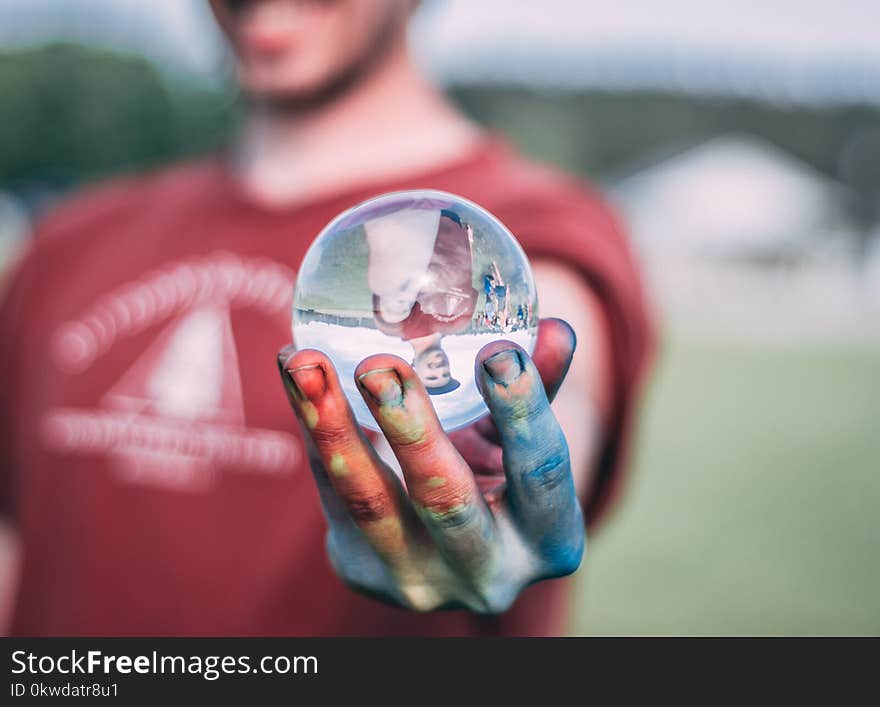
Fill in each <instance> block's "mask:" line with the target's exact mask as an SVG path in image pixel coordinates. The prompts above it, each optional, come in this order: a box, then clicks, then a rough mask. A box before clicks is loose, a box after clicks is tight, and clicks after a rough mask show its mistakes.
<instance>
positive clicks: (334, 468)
mask: <svg viewBox="0 0 880 707" xmlns="http://www.w3.org/2000/svg"><path fill="white" fill-rule="evenodd" d="M330 473H331V474H333V476H335V477H337V478H342V477H343V476H348V465H347V464H346V463H345V457H343V456H342V455H341V454H334V455H332V456H331V457H330Z"/></svg>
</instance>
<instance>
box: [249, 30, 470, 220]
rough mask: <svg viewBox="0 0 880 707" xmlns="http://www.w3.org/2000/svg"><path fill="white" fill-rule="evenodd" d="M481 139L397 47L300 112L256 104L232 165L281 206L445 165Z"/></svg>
mask: <svg viewBox="0 0 880 707" xmlns="http://www.w3.org/2000/svg"><path fill="white" fill-rule="evenodd" d="M479 137H480V131H479V129H478V128H477V127H476V126H475V125H474V124H473V123H471V122H470V121H469V120H467V119H466V118H465V117H464V116H463V115H461V114H460V113H459V112H458V111H457V110H456V109H455V108H454V107H452V106H451V105H450V104H449V102H448V101H447V100H446V99H445V98H444V97H443V96H442V95H441V94H440V92H439V91H437V89H435V88H434V87H433V86H432V85H431V84H430V83H429V82H428V81H427V80H426V79H425V77H424V76H423V75H422V74H421V73H420V72H419V71H418V70H417V69H416V68H415V66H414V65H413V63H412V61H411V59H410V57H409V54H408V52H407V49H406V47H405V46H401V47H400V48H399V49H397V50H395V51H392V52H391V53H390V54H389V56H388V57H387V58H386V59H385V60H384V61H383V62H382V64H381V65H379V66H377V67H375V69H374V71H373V72H372V73H371V74H370V75H369V76H365V77H363V78H361V79H360V81H359V82H358V83H357V85H355V86H352V87H351V88H350V89H349V90H348V91H347V92H346V93H345V94H343V95H341V96H339V97H337V98H336V99H335V100H334V101H332V102H330V103H327V104H325V105H322V106H320V107H317V108H315V109H312V110H309V111H303V112H297V113H284V112H282V111H277V110H276V111H273V110H270V109H264V108H260V107H257V106H255V107H254V108H253V109H252V111H251V114H250V115H249V118H248V120H247V122H246V125H245V129H244V131H243V134H242V138H241V140H240V142H239V144H238V146H237V150H236V159H235V171H236V174H237V177H238V179H239V180H240V182H241V183H242V184H243V185H244V188H245V189H246V190H247V191H248V192H249V193H251V194H252V195H253V196H254V198H256V199H257V200H259V201H261V202H264V203H268V204H278V205H281V204H287V203H292V202H300V201H306V200H309V199H312V198H315V197H320V196H325V195H329V194H332V193H338V192H339V191H342V190H345V189H351V188H356V187H358V186H362V185H366V184H368V183H370V182H374V181H381V180H385V179H393V178H395V177H397V176H401V177H402V176H405V175H407V174H411V173H414V172H418V171H423V170H427V169H431V168H433V167H438V166H442V165H444V164H446V163H449V162H452V161H454V160H456V159H458V158H460V157H463V156H465V155H466V154H467V153H468V152H469V151H470V150H471V149H472V148H473V147H474V145H475V143H476V141H477V140H478V139H479Z"/></svg>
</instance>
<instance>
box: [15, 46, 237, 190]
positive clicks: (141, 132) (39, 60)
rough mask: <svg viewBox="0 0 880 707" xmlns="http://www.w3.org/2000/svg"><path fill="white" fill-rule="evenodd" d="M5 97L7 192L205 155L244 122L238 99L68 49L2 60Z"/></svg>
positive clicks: (121, 59)
mask: <svg viewBox="0 0 880 707" xmlns="http://www.w3.org/2000/svg"><path fill="white" fill-rule="evenodd" d="M0 96H3V99H2V101H0V186H3V185H6V186H9V185H12V186H15V185H16V184H17V185H30V184H38V185H39V184H42V183H47V182H49V183H53V184H58V185H68V184H75V183H79V182H81V181H84V180H90V179H95V178H101V177H105V176H108V175H110V174H113V173H117V172H121V171H128V170H134V169H142V168H147V167H151V166H154V165H156V164H159V163H162V162H165V161H168V160H171V159H174V158H177V157H180V156H183V155H188V154H193V153H196V152H202V151H205V150H208V149H211V148H213V147H215V146H216V145H217V144H218V143H220V142H221V141H222V140H224V139H225V137H226V136H227V135H228V134H229V131H230V129H231V127H232V125H233V124H234V122H235V119H236V115H237V111H236V109H235V99H234V94H232V93H231V92H226V91H223V90H206V89H203V88H198V87H193V86H188V85H177V84H170V83H165V82H163V81H162V79H161V78H160V77H159V75H158V74H157V72H156V71H155V70H154V68H153V67H152V66H151V65H150V64H149V63H147V62H146V61H145V60H143V59H140V58H135V57H130V56H125V55H119V54H114V53H110V52H106V51H99V50H95V49H89V48H84V47H80V46H75V45H68V44H56V45H51V46H47V47H41V48H36V49H30V50H25V51H19V52H10V53H4V54H0Z"/></svg>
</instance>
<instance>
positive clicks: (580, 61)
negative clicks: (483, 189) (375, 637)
mask: <svg viewBox="0 0 880 707" xmlns="http://www.w3.org/2000/svg"><path fill="white" fill-rule="evenodd" d="M206 5H207V3H206V2H205V0H2V1H0V47H3V46H11V45H16V44H22V43H34V42H40V41H46V40H49V39H54V38H72V39H78V40H81V41H90V42H94V43H98V44H102V45H108V46H113V47H116V48H121V49H131V50H135V51H139V52H142V53H145V54H147V55H148V56H150V57H151V58H153V59H155V60H156V61H157V62H159V63H160V64H162V65H165V66H167V67H170V68H171V69H173V70H175V71H182V72H189V73H195V74H202V75H211V74H216V73H217V71H218V68H217V67H218V66H222V63H223V56H224V54H223V51H222V48H221V43H220V41H219V37H218V35H217V33H216V31H215V30H214V28H213V27H212V26H211V24H210V22H209V21H207V11H206ZM412 36H413V44H414V47H415V48H416V50H417V54H418V56H419V58H420V61H421V62H422V63H423V64H424V65H425V66H426V67H428V68H429V69H430V70H431V71H432V72H433V73H434V74H436V75H437V76H438V77H439V78H441V79H442V80H445V81H447V82H457V83H474V82H481V81H495V82H507V83H510V82H514V83H524V84H537V85H545V86H546V85H556V86H562V87H601V88H612V89H615V88H616V89H627V88H661V89H672V90H684V91H696V92H706V91H714V92H720V93H733V94H743V95H751V96H757V97H759V98H768V99H770V100H780V101H796V102H804V101H806V102H818V103H822V102H834V101H870V102H876V103H880V0H800V1H796V0H737V2H731V1H730V0H727V1H722V0H664V1H663V2H659V1H658V0H602V1H598V0H545V1H544V2H534V1H533V0H425V3H424V8H423V10H422V12H421V15H420V17H419V18H418V21H417V22H416V23H415V26H414V28H413V35H412Z"/></svg>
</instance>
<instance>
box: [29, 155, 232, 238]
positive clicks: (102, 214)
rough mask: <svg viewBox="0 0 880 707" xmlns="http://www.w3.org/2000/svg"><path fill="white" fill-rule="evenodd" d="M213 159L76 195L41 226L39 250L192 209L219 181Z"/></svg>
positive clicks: (125, 178)
mask: <svg viewBox="0 0 880 707" xmlns="http://www.w3.org/2000/svg"><path fill="white" fill-rule="evenodd" d="M217 173H218V171H217V170H216V168H215V160H214V159H213V158H202V159H199V160H194V161H191V162H184V163H179V164H176V165H172V166H170V167H164V168H161V169H157V170H155V171H151V172H145V173H141V174H133V175H126V176H122V177H115V178H113V179H111V180H108V181H106V182H101V183H98V184H94V185H89V186H87V187H84V188H82V189H79V190H77V191H76V192H75V193H73V194H72V195H70V196H69V197H67V198H65V199H64V200H63V201H62V202H61V203H60V204H59V205H58V206H56V207H54V208H52V209H51V210H50V211H49V213H47V214H46V215H45V216H44V217H42V219H41V220H40V222H39V223H38V224H37V228H36V233H35V240H36V244H35V245H36V246H37V247H38V248H44V247H52V246H55V245H61V244H64V245H72V244H73V242H76V243H79V242H80V241H82V240H88V239H89V238H90V237H92V236H94V235H95V234H97V233H100V232H102V231H104V230H105V229H107V228H115V227H117V226H118V225H119V224H120V223H124V222H125V221H126V220H127V219H133V218H138V217H141V216H144V215H146V214H151V213H155V212H156V210H157V209H158V210H161V209H175V208H179V207H180V206H182V205H186V204H188V203H191V200H192V198H193V197H195V196H196V195H197V194H199V193H201V192H203V191H204V187H205V186H207V184H208V183H209V182H210V181H212V180H214V179H216V178H217V176H216V175H217Z"/></svg>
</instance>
